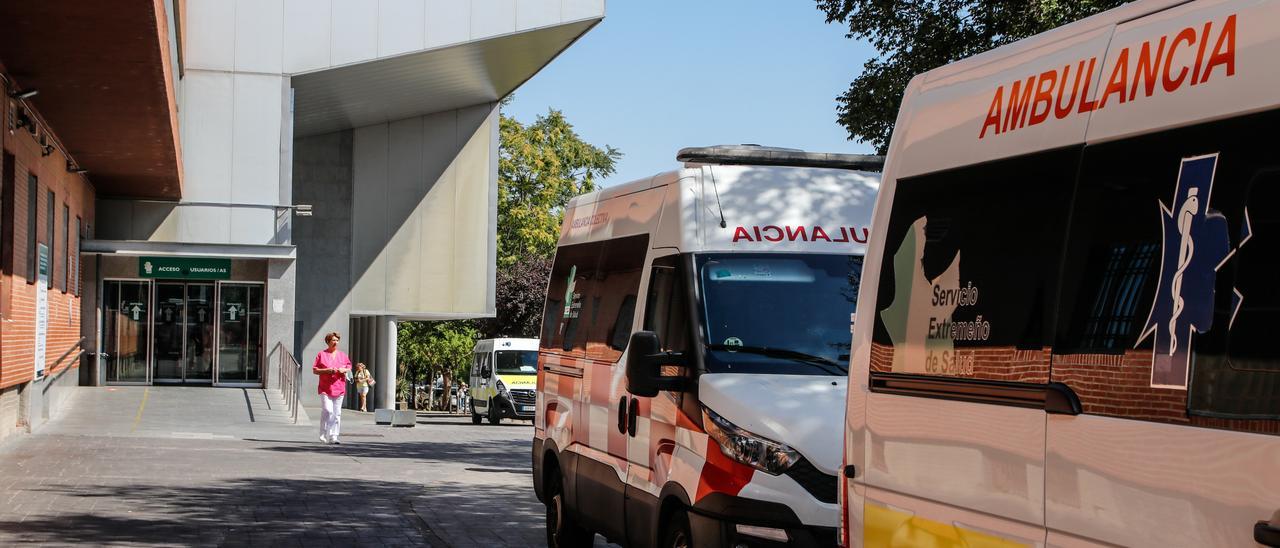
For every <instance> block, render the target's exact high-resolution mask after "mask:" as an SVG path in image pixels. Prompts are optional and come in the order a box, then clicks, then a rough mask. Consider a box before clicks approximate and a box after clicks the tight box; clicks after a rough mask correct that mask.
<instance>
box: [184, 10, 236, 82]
mask: <svg viewBox="0 0 1280 548" xmlns="http://www.w3.org/2000/svg"><path fill="white" fill-rule="evenodd" d="M186 9H187V15H186V18H187V25H186V28H185V29H184V30H185V31H186V33H187V35H186V36H185V37H184V38H185V49H184V50H183V52H182V62H183V64H184V66H185V68H186V69H187V70H191V69H209V70H232V68H234V66H235V43H236V42H235V32H236V3H235V2H228V1H227V0H188V1H187V6H186Z"/></svg>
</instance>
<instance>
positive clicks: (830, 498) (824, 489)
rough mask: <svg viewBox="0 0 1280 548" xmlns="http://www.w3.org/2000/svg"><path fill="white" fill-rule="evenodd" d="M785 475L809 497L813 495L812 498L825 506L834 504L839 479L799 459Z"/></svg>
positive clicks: (807, 460) (803, 459)
mask: <svg viewBox="0 0 1280 548" xmlns="http://www.w3.org/2000/svg"><path fill="white" fill-rule="evenodd" d="M786 474H787V475H788V476H790V477H791V479H793V480H796V483H799V484H800V487H803V488H804V490H805V491H808V492H809V494H810V495H813V498H815V499H818V500H819V501H821V502H825V503H827V504H835V503H836V493H837V491H838V489H839V485H840V481H839V478H837V477H835V476H832V475H830V474H825V473H823V472H822V471H821V470H818V469H817V468H814V467H813V463H811V462H809V459H806V458H804V457H800V461H799V462H796V463H795V464H794V465H792V466H791V468H790V469H788V470H787V472H786Z"/></svg>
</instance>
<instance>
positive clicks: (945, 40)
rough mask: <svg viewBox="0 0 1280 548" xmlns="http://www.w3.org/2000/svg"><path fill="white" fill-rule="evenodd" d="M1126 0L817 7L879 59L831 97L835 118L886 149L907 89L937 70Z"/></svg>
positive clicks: (879, 0)
mask: <svg viewBox="0 0 1280 548" xmlns="http://www.w3.org/2000/svg"><path fill="white" fill-rule="evenodd" d="M1125 1H1127V0H1024V1H1020V2H1008V1H1005V0H817V3H818V10H819V11H822V12H823V13H825V14H826V17H827V23H832V22H840V23H845V24H847V25H848V26H849V33H848V34H846V36H847V37H849V38H859V39H865V40H867V41H869V42H870V43H871V45H872V46H873V47H875V49H876V51H877V52H878V53H879V57H877V58H873V59H870V60H868V61H867V62H866V63H865V64H863V71H862V74H859V75H858V76H857V78H855V79H854V80H853V83H852V84H850V85H849V89H848V91H845V92H844V94H843V95H841V96H840V97H838V98H836V103H837V108H836V110H837V115H838V116H837V118H838V120H839V122H840V125H842V126H844V127H845V129H847V130H848V131H849V138H850V139H858V140H861V141H863V142H866V143H868V144H871V145H873V146H875V147H876V149H877V150H878V151H879V153H880V154H884V153H885V152H887V151H888V149H889V138H890V137H891V136H892V135H893V123H894V120H895V119H896V118H897V116H898V106H899V103H900V102H901V100H902V93H903V91H904V90H905V89H906V87H907V83H908V82H909V81H910V80H911V78H912V77H913V76H915V75H916V74H920V73H922V72H925V71H928V70H931V69H934V68H937V67H940V66H942V65H945V64H947V63H950V62H952V61H956V60H959V59H963V58H965V57H969V56H972V55H976V54H979V53H982V52H984V51H987V50H989V49H991V48H994V47H997V46H1001V45H1004V44H1008V43H1010V42H1014V41H1017V40H1019V39H1022V38H1026V37H1028V36H1031V35H1034V34H1039V33H1041V32H1044V31H1046V30H1049V29H1052V28H1055V27H1059V26H1062V25H1065V24H1067V23H1070V22H1072V21H1075V20H1077V19H1081V18H1083V17H1087V16H1089V15H1093V14H1095V13H1098V12H1101V11H1105V10H1108V9H1111V8H1113V7H1116V6H1119V5H1120V4H1123V3H1125Z"/></svg>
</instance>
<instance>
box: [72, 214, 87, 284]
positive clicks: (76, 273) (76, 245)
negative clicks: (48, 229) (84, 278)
mask: <svg viewBox="0 0 1280 548" xmlns="http://www.w3.org/2000/svg"><path fill="white" fill-rule="evenodd" d="M82 225H83V222H82V221H81V220H80V216H79V215H76V232H75V235H74V236H72V240H71V245H72V248H73V249H74V251H72V252H71V255H72V256H73V257H75V268H74V269H73V270H72V271H71V291H72V292H74V293H75V294H76V296H77V297H79V296H80V292H81V291H82V290H83V289H82V288H81V287H80V236H81V234H83V233H82V232H81V230H84V228H83V226H82Z"/></svg>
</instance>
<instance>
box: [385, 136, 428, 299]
mask: <svg viewBox="0 0 1280 548" xmlns="http://www.w3.org/2000/svg"><path fill="white" fill-rule="evenodd" d="M388 125H389V131H388V135H389V136H390V142H389V143H388V148H389V154H388V166H387V172H388V180H387V200H386V206H387V207H386V211H387V213H386V218H387V223H388V228H389V230H390V232H391V233H392V236H391V238H390V240H389V241H388V242H387V246H386V250H387V293H388V294H389V295H390V296H389V297H388V299H387V300H388V302H389V303H391V306H393V307H413V308H416V307H417V305H418V299H419V287H420V286H421V282H420V281H419V280H418V266H419V263H420V261H421V257H422V248H421V245H420V240H419V238H418V233H419V232H420V230H421V222H422V215H421V214H420V213H419V212H418V211H417V209H418V208H417V206H418V203H419V202H420V201H421V198H420V197H421V196H424V195H426V193H427V192H428V191H429V185H428V184H427V181H426V177H425V175H424V174H423V161H422V156H423V139H422V118H409V119H405V120H398V121H395V122H391V123H390V124H388Z"/></svg>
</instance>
